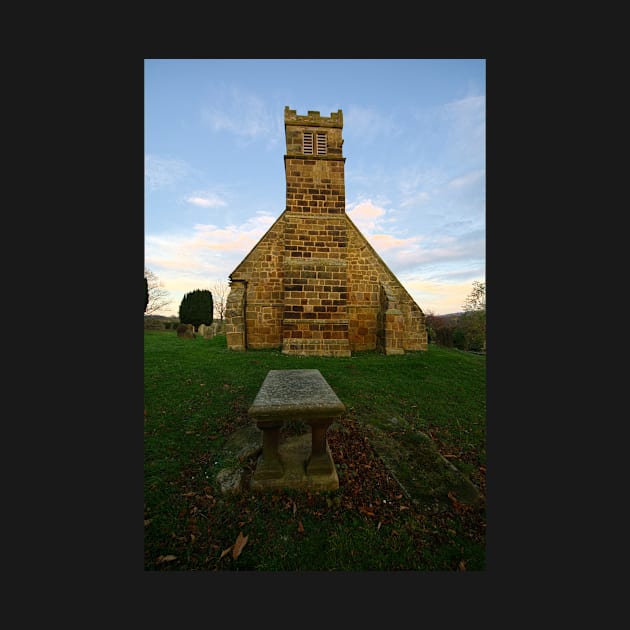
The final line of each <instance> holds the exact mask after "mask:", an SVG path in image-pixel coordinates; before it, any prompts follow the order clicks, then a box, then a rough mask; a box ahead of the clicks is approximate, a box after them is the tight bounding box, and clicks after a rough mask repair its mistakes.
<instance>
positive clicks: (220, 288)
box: [212, 280, 230, 322]
mask: <svg viewBox="0 0 630 630" xmlns="http://www.w3.org/2000/svg"><path fill="white" fill-rule="evenodd" d="M229 293H230V284H229V283H228V282H226V281H225V280H217V281H216V282H215V283H214V284H213V285H212V303H213V304H214V312H215V314H216V315H217V317H218V319H219V321H221V322H223V317H224V315H225V305H226V302H227V297H228V295H229Z"/></svg>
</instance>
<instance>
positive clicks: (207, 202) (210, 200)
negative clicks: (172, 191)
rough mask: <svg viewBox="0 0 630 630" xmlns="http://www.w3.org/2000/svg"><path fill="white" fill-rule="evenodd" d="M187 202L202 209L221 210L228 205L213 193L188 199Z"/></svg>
mask: <svg viewBox="0 0 630 630" xmlns="http://www.w3.org/2000/svg"><path fill="white" fill-rule="evenodd" d="M186 201H187V202H188V203H190V204H192V205H193V206H201V207H202V208H220V207H221V206H227V203H226V202H225V201H223V199H221V198H220V197H219V196H218V195H214V194H212V193H210V194H206V195H204V194H203V193H202V194H199V195H193V196H191V197H187V198H186Z"/></svg>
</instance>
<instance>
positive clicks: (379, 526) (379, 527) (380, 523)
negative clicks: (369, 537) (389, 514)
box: [376, 521, 383, 531]
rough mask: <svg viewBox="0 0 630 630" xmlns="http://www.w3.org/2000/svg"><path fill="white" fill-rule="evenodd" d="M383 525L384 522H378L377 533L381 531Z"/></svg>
mask: <svg viewBox="0 0 630 630" xmlns="http://www.w3.org/2000/svg"><path fill="white" fill-rule="evenodd" d="M382 524H383V522H382V521H379V522H378V525H377V526H376V531H378V530H379V529H381V525H382Z"/></svg>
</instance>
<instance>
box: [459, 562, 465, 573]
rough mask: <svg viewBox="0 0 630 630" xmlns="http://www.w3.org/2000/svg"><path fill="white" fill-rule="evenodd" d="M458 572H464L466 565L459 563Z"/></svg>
mask: <svg viewBox="0 0 630 630" xmlns="http://www.w3.org/2000/svg"><path fill="white" fill-rule="evenodd" d="M459 570H460V571H465V570H466V563H465V562H464V561H463V560H460V561H459Z"/></svg>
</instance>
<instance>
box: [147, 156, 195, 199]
mask: <svg viewBox="0 0 630 630" xmlns="http://www.w3.org/2000/svg"><path fill="white" fill-rule="evenodd" d="M189 173H190V167H189V166H188V164H186V162H184V161H183V160H177V159H173V158H161V157H158V156H155V155H151V154H147V155H145V157H144V177H145V180H146V183H147V185H148V186H149V189H150V190H159V189H161V188H168V187H171V186H173V185H174V184H176V183H177V182H179V181H181V180H183V179H185V178H186V177H187V176H188V175H189Z"/></svg>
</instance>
